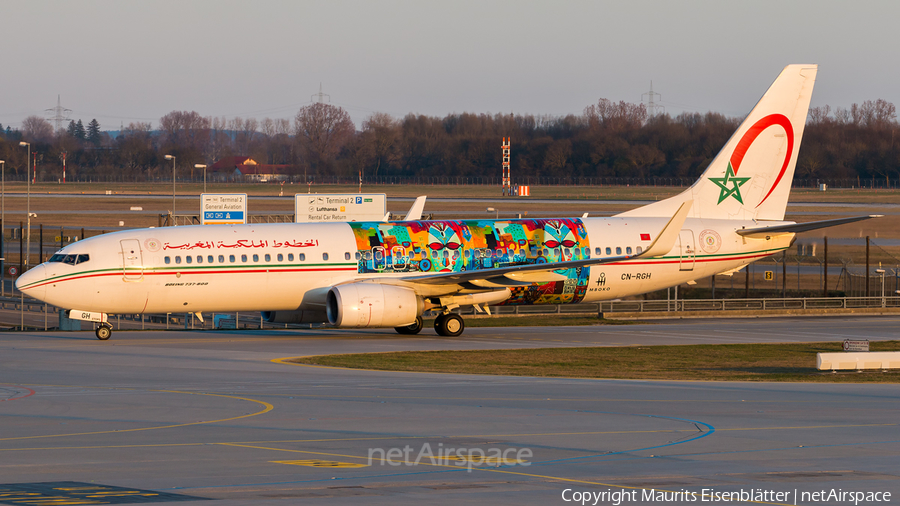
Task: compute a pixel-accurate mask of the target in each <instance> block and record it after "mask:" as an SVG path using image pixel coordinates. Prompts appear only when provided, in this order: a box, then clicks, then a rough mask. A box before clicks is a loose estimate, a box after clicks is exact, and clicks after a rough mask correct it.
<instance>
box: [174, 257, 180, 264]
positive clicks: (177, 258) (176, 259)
mask: <svg viewBox="0 0 900 506" xmlns="http://www.w3.org/2000/svg"><path fill="white" fill-rule="evenodd" d="M175 263H176V264H180V263H181V256H176V257H175Z"/></svg>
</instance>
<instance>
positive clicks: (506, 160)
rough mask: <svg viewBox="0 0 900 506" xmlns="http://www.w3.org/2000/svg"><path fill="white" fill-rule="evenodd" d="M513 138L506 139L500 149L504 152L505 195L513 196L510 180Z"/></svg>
mask: <svg viewBox="0 0 900 506" xmlns="http://www.w3.org/2000/svg"><path fill="white" fill-rule="evenodd" d="M511 140H512V137H504V138H503V142H502V143H501V144H500V148H501V149H502V150H503V189H502V192H503V195H505V196H507V195H508V196H512V188H511V187H510V178H509V143H510V141H511Z"/></svg>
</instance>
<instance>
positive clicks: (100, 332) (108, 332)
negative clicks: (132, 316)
mask: <svg viewBox="0 0 900 506" xmlns="http://www.w3.org/2000/svg"><path fill="white" fill-rule="evenodd" d="M94 334H96V335H97V339H99V340H101V341H106V340H107V339H109V338H110V336H112V325H110V324H108V323H101V324H100V325H98V326H97V330H95V331H94Z"/></svg>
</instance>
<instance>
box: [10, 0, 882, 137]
mask: <svg viewBox="0 0 900 506" xmlns="http://www.w3.org/2000/svg"><path fill="white" fill-rule="evenodd" d="M898 19H900V2H897V1H894V0H884V1H867V0H859V1H853V2H848V1H832V0H816V1H799V0H798V1H791V0H776V1H771V0H753V1H745V2H737V1H729V0H715V1H696V0H678V1H641V0H627V1H625V0H623V1H618V2H607V1H588V0H580V1H553V2H551V1H532V0H518V1H502V0H497V1H492V0H481V1H468V0H454V1H451V2H446V1H444V2H438V1H428V0H418V1H399V0H381V1H377V0H372V1H362V0H360V1H343V0H329V1H321V2H320V1H300V0H290V1H288V0H254V1H252V2H250V1H231V0H154V1H143V2H140V1H124V2H123V1H121V0H111V1H107V0H80V1H78V2H71V1H61V0H57V1H45V0H29V1H22V0H0V48H2V49H0V69H2V75H0V124H2V125H3V126H4V127H6V126H7V125H11V126H12V127H13V128H16V127H18V126H20V125H21V122H22V120H23V119H24V118H26V117H27V116H30V115H39V116H43V117H48V118H49V117H50V116H52V113H47V112H45V110H46V109H50V108H53V107H55V106H56V103H57V96H59V97H60V100H61V103H62V106H63V107H66V108H68V109H71V110H72V112H71V113H69V118H71V119H74V120H78V119H81V120H83V122H84V123H85V124H87V123H88V122H89V121H90V120H91V119H94V118H96V119H97V120H98V121H99V122H100V125H101V128H102V129H103V130H118V129H119V127H120V126H121V125H125V126H127V125H128V124H129V123H131V122H138V121H140V122H149V123H151V124H152V125H153V127H156V126H157V125H158V123H159V118H160V117H162V116H164V115H165V114H167V113H169V112H171V111H175V110H183V111H197V112H198V113H200V114H201V115H203V116H216V117H226V118H229V119H230V118H234V117H242V118H256V119H258V120H262V119H264V118H267V117H268V118H273V119H276V118H291V119H292V118H293V117H294V116H295V115H296V113H297V111H298V110H299V109H300V108H301V107H303V106H305V105H308V104H310V103H311V100H313V99H315V97H314V95H315V94H316V93H318V91H319V87H320V85H321V87H322V91H323V92H324V93H326V94H327V95H328V97H326V98H325V100H326V101H329V100H330V103H332V104H334V105H338V106H341V107H343V108H344V109H346V110H347V111H348V112H349V113H350V116H351V117H352V118H353V120H354V122H355V123H356V125H357V127H360V126H361V125H362V123H363V121H364V120H365V119H366V118H367V117H368V116H370V115H371V114H373V113H375V112H385V113H388V114H391V115H392V116H394V117H397V118H402V117H403V116H405V115H407V114H409V113H415V114H425V115H429V116H438V117H443V116H445V115H447V114H450V113H462V112H470V113H479V114H480V113H490V114H496V113H504V114H509V113H515V114H535V115H545V114H546V115H552V116H563V115H567V114H576V115H578V114H581V113H582V112H583V110H584V108H585V107H587V106H589V105H591V104H594V103H596V102H597V101H598V100H599V99H600V98H607V99H610V100H613V101H620V100H623V101H626V102H633V103H640V102H641V100H642V95H643V94H644V93H646V92H648V91H649V89H650V83H651V81H652V82H653V90H654V92H656V93H659V94H660V97H659V100H658V102H659V104H661V105H662V106H664V107H665V110H666V112H668V113H669V114H671V115H673V116H675V115H677V114H679V113H681V112H700V113H704V112H707V111H714V112H719V113H722V114H725V115H727V116H743V115H745V114H746V113H747V112H749V110H750V109H751V108H752V107H753V105H754V104H755V103H756V101H757V100H758V99H759V97H760V96H762V94H763V93H764V92H765V90H766V88H767V87H768V86H769V84H771V82H772V81H773V80H774V79H775V77H776V76H777V75H778V73H779V72H780V71H781V69H782V68H783V67H784V66H785V65H788V64H791V63H817V64H819V73H818V77H817V82H816V88H815V91H814V93H813V99H812V106H813V107H815V106H821V105H826V104H828V105H831V106H832V108H835V107H849V106H850V105H851V104H853V103H861V102H863V101H866V100H875V99H879V98H882V99H885V100H887V101H889V102H892V103H894V104H898V105H900V65H898V61H900V54H898V49H900V41H898V39H897V36H896V31H897V26H898V22H897V20H898Z"/></svg>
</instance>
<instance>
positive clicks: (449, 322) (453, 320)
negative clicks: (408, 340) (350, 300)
mask: <svg viewBox="0 0 900 506" xmlns="http://www.w3.org/2000/svg"><path fill="white" fill-rule="evenodd" d="M424 326H425V324H424V322H423V321H422V317H421V316H417V317H416V322H415V323H413V324H411V325H407V326H405V327H394V330H396V331H397V333H398V334H404V335H412V334H418V333H419V332H421V331H422V327H424ZM465 328H466V324H465V322H463V319H462V317H461V316H459V315H458V314H453V313H448V314H443V313H442V314H439V315H438V316H437V318H435V319H434V331H435V332H437V333H438V335H440V336H445V337H456V336H458V335H460V334H462V333H463V330H465ZM98 332H99V330H98ZM98 337H99V336H98Z"/></svg>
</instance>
